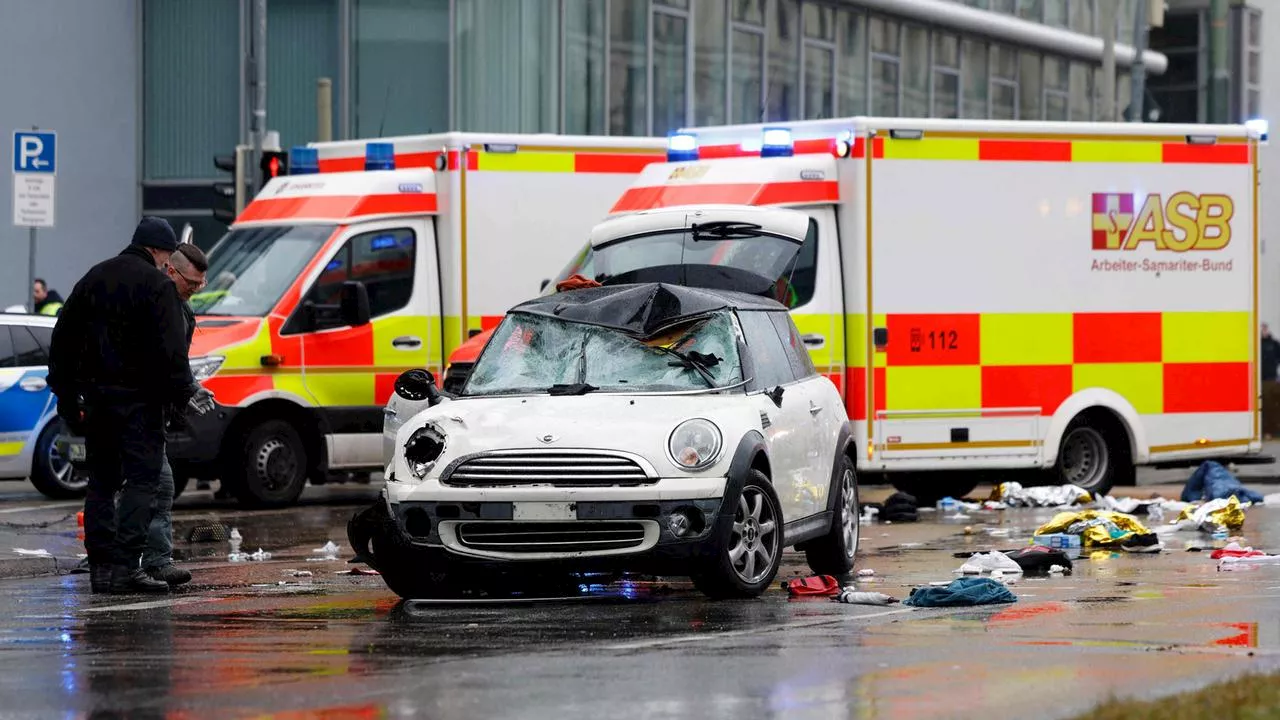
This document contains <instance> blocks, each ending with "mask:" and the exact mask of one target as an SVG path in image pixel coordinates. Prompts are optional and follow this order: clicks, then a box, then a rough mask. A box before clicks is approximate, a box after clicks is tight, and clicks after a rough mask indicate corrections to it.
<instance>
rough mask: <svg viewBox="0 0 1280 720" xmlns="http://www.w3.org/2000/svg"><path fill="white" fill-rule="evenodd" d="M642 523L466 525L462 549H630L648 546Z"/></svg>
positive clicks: (462, 529)
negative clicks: (645, 544)
mask: <svg viewBox="0 0 1280 720" xmlns="http://www.w3.org/2000/svg"><path fill="white" fill-rule="evenodd" d="M645 539H646V537H645V525H644V523H643V522H641V521H599V522H591V521H576V522H503V521H492V520H491V521H487V522H464V523H461V524H460V525H459V527H458V542H459V544H461V545H462V546H463V547H466V548H470V549H472V550H479V551H483V552H490V553H507V554H510V553H581V552H605V551H610V550H614V551H616V550H628V549H631V548H638V547H640V546H641V545H643V544H644V543H645Z"/></svg>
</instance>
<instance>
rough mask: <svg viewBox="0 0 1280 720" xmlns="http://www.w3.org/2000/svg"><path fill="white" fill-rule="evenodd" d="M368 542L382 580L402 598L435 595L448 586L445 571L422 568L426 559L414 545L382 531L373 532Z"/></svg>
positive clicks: (426, 561)
mask: <svg viewBox="0 0 1280 720" xmlns="http://www.w3.org/2000/svg"><path fill="white" fill-rule="evenodd" d="M369 544H370V549H371V550H372V551H373V561H374V562H375V563H377V568H376V569H377V571H378V573H379V574H380V575H381V576H382V581H383V582H384V583H386V584H387V588H389V589H390V590H391V592H393V593H395V594H396V595H399V596H400V597H402V598H404V599H405V600H415V599H422V598H431V597H438V596H440V594H441V591H442V589H444V588H447V587H449V584H448V577H447V576H446V575H445V574H444V573H439V572H426V571H425V570H424V568H425V567H426V566H427V563H428V560H427V558H426V557H424V555H425V553H423V552H422V551H420V550H418V549H417V548H415V547H413V546H411V545H409V544H407V543H405V542H403V541H401V540H397V539H395V538H390V537H387V535H386V534H385V533H382V532H379V533H377V534H375V535H374V536H373V538H371V540H370V543H369Z"/></svg>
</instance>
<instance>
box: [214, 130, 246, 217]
mask: <svg viewBox="0 0 1280 720" xmlns="http://www.w3.org/2000/svg"><path fill="white" fill-rule="evenodd" d="M243 159H244V146H243V145H241V146H237V147H236V149H235V152H234V153H232V154H230V155H214V156H213V166H214V167H215V168H217V169H218V170H220V171H222V172H225V173H229V174H230V175H231V177H230V178H227V179H225V180H222V181H219V182H215V183H214V184H213V203H212V209H213V217H214V218H216V219H217V220H218V221H219V222H222V223H224V224H226V225H230V224H231V223H233V222H235V219H236V216H238V215H239V214H240V211H241V210H243V209H244V164H243Z"/></svg>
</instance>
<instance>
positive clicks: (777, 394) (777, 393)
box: [764, 385, 784, 407]
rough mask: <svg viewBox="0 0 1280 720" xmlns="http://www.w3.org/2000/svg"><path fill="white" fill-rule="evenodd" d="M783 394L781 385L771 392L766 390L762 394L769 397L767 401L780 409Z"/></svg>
mask: <svg viewBox="0 0 1280 720" xmlns="http://www.w3.org/2000/svg"><path fill="white" fill-rule="evenodd" d="M783 392H784V391H783V389H782V386H781V385H778V386H776V387H774V388H773V389H772V390H766V391H765V393H764V394H765V395H767V396H768V397H769V399H770V400H772V401H773V404H774V405H777V406H778V407H782V393H783Z"/></svg>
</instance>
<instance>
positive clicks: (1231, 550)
mask: <svg viewBox="0 0 1280 720" xmlns="http://www.w3.org/2000/svg"><path fill="white" fill-rule="evenodd" d="M1265 555H1266V553H1264V552H1262V551H1261V550H1254V549H1253V548H1252V547H1243V546H1241V545H1240V543H1238V542H1232V543H1228V544H1227V546H1226V547H1221V548H1218V549H1217V550H1214V551H1213V552H1211V553H1209V557H1211V558H1213V559H1214V560H1221V559H1222V558H1228V557H1230V558H1249V557H1264V556H1265Z"/></svg>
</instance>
